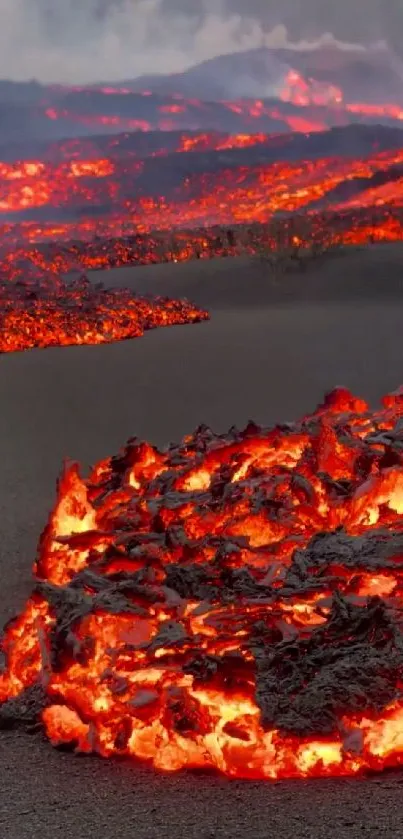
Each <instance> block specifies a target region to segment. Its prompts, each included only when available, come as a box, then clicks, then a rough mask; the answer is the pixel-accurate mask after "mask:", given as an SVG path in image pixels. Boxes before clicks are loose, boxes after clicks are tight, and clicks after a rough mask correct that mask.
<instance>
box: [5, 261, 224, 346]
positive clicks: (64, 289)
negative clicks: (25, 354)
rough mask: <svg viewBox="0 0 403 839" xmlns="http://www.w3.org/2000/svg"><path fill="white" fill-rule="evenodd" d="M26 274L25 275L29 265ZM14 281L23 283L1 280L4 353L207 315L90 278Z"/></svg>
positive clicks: (119, 336) (127, 333)
mask: <svg viewBox="0 0 403 839" xmlns="http://www.w3.org/2000/svg"><path fill="white" fill-rule="evenodd" d="M21 273H22V274H23V276H24V277H25V276H26V273H27V272H26V269H24V270H23V271H22V272H21ZM30 273H31V275H33V274H34V271H32V270H31V272H30ZM10 279H18V282H17V283H16V284H15V283H12V282H9V281H5V282H4V281H3V282H2V283H0V353H5V352H15V351H18V350H26V349H31V348H33V347H50V346H69V345H72V344H104V343H110V342H112V341H121V340H124V339H126V338H138V337H140V336H141V335H143V334H144V332H145V330H148V329H154V328H156V327H159V326H171V325H174V324H180V323H196V322H198V321H201V320H205V319H206V318H207V317H208V315H207V312H204V311H202V310H200V309H198V308H197V307H196V306H193V305H192V304H191V303H188V302H187V301H186V300H173V299H169V298H165V297H155V298H153V299H150V300H148V299H145V298H142V297H138V296H136V295H135V294H133V292H131V291H129V290H127V289H106V288H104V287H103V286H102V285H101V286H98V287H94V285H93V284H92V283H90V282H89V280H87V279H86V278H85V277H81V278H80V279H79V280H77V281H75V282H72V283H65V282H63V281H62V280H61V279H60V278H59V277H58V276H57V275H53V274H48V275H47V276H46V275H44V276H41V277H40V278H37V279H34V278H33V276H31V278H30V279H29V280H26V279H25V280H21V279H20V278H19V276H18V275H14V276H12V275H10Z"/></svg>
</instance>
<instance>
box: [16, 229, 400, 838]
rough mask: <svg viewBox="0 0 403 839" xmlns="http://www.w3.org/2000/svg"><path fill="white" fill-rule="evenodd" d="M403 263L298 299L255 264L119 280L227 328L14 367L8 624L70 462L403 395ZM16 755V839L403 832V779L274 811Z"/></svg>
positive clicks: (183, 780)
mask: <svg viewBox="0 0 403 839" xmlns="http://www.w3.org/2000/svg"><path fill="white" fill-rule="evenodd" d="M400 265H401V249H400V246H396V245H395V246H390V245H382V246H378V247H371V248H368V249H366V250H365V251H347V252H346V253H345V254H343V255H340V257H337V258H336V259H330V260H328V261H325V263H323V264H322V265H321V266H320V268H315V265H312V266H311V268H310V270H309V272H308V273H307V275H306V276H305V279H304V283H303V284H302V283H301V282H300V277H299V276H298V277H290V278H289V279H288V280H286V281H285V282H284V283H283V284H282V286H281V287H279V285H278V283H277V282H275V281H274V280H273V281H271V280H270V277H269V276H268V274H267V266H265V265H264V264H262V263H257V262H256V261H252V262H248V261H247V260H240V261H239V260H238V261H237V260H235V261H234V260H221V261H216V262H214V261H212V262H210V263H208V264H206V263H200V262H198V263H193V264H192V265H190V264H185V265H180V266H178V265H176V266H171V267H169V266H156V267H154V268H150V267H148V268H145V269H139V268H136V269H135V270H134V269H129V268H128V269H121V270H119V271H117V270H116V271H114V272H113V271H110V272H108V275H107V280H108V283H109V284H110V285H111V286H112V287H113V285H114V284H116V285H119V286H120V285H123V284H124V285H126V286H129V287H132V288H134V289H135V291H136V292H137V293H139V294H141V293H143V292H144V288H145V287H147V288H148V289H149V290H150V292H151V293H153V294H156V295H158V294H159V293H160V291H161V286H163V287H164V289H165V290H166V293H167V294H169V295H172V296H182V294H183V291H184V289H185V288H186V289H188V290H189V292H190V294H191V296H192V297H193V299H194V301H195V305H198V306H200V307H206V308H208V309H209V310H210V312H211V316H212V317H211V320H210V321H209V322H208V323H206V324H203V325H202V326H201V327H200V328H198V329H195V328H194V327H191V326H189V327H188V328H186V327H182V328H181V329H178V330H176V329H172V330H157V331H156V332H154V333H152V334H150V335H148V336H146V337H145V338H143V339H142V340H141V341H138V342H125V343H116V344H114V345H111V346H109V347H102V346H99V347H90V348H83V347H76V348H70V349H69V350H68V351H63V352H58V351H57V350H56V349H48V350H41V351H35V350H33V351H31V352H29V353H23V354H9V355H7V356H5V357H3V360H2V370H3V372H2V376H1V380H0V388H1V403H2V405H3V406H5V409H4V410H3V411H2V414H1V419H0V430H1V434H0V440H1V441H3V442H2V451H1V457H2V463H3V469H2V486H3V488H4V491H3V493H2V496H1V499H2V500H1V505H2V509H3V540H2V546H1V557H2V560H1V561H2V562H3V568H4V571H3V594H2V617H3V619H6V618H7V617H10V616H11V615H12V614H13V613H14V612H15V610H16V609H17V608H18V607H20V608H22V606H23V602H24V599H25V597H26V596H29V594H30V591H31V581H30V569H31V566H32V560H33V558H34V555H35V543H36V541H37V537H38V535H39V532H40V530H41V529H42V527H43V525H44V523H45V521H46V517H47V514H48V511H49V510H50V509H51V507H52V505H53V499H54V481H55V478H56V476H57V473H58V472H59V468H60V464H61V461H62V459H63V457H64V456H65V455H66V454H70V455H71V456H73V457H76V458H77V459H79V460H80V461H81V463H82V464H83V465H84V466H85V465H86V464H88V463H89V462H95V461H96V460H99V459H100V458H103V457H105V456H107V455H108V454H109V453H111V452H116V451H117V450H118V448H119V446H120V445H121V443H122V442H124V441H125V440H127V439H128V438H129V437H130V436H131V435H132V434H133V431H134V432H135V433H136V434H138V435H139V436H140V437H141V438H145V439H148V440H149V441H150V442H151V443H153V444H155V445H158V446H162V445H165V444H167V443H169V441H171V440H179V439H180V438H181V436H182V435H183V434H186V433H187V432H188V431H189V429H192V428H193V429H194V428H195V427H196V426H197V425H198V424H199V423H200V422H201V421H204V422H206V423H207V424H208V425H210V426H211V427H212V428H214V429H215V430H216V431H217V432H218V433H226V432H228V429H229V427H230V426H231V424H233V423H236V424H237V425H238V427H243V426H245V424H246V423H247V421H248V419H249V418H251V417H252V418H253V419H254V420H255V421H256V422H258V423H262V424H265V425H267V424H269V425H270V424H271V423H275V422H278V421H280V422H285V421H287V420H293V419H294V418H297V417H298V416H301V415H302V414H305V413H308V412H309V411H310V410H311V408H312V406H315V404H318V403H319V402H320V401H322V399H323V394H324V392H325V391H326V390H327V389H328V386H329V381H331V382H332V383H333V384H337V383H339V384H341V383H342V384H343V385H345V386H346V387H349V388H350V389H351V391H352V392H353V393H356V394H357V395H359V396H360V397H361V398H364V399H368V400H369V401H370V403H371V405H373V406H374V407H375V406H376V404H377V403H379V400H380V397H381V396H382V394H383V393H386V392H388V391H392V390H393V389H394V388H395V387H396V385H398V384H399V382H400V381H401V379H402V353H401V349H400V337H399V336H400V328H399V324H400V320H401V315H402V312H401V299H402V298H401V270H400ZM245 278H247V280H248V282H247V283H245ZM89 382H91V387H90V388H89V387H88V383H89ZM240 394H242V396H240ZM348 407H349V406H348V405H345V406H344V408H348ZM357 407H358V410H362V408H363V406H362V405H360V404H358V405H356V408H357ZM290 431H291V430H290ZM290 431H289V432H286V433H290ZM375 445H376V443H375ZM45 451H46V457H44V454H43V453H44V452H45ZM117 465H118V464H117ZM328 468H329V467H328ZM385 512H386V509H385ZM10 558H12V561H10ZM371 573H372V576H373V573H374V572H371ZM376 573H377V574H378V575H379V573H381V576H382V574H384V573H385V572H379V571H378V572H376ZM386 573H387V574H388V573H390V572H386ZM388 579H390V578H388ZM378 582H379V580H378ZM385 584H386V583H385ZM372 593H373V592H371V594H372ZM382 596H383V597H385V592H384V594H383V595H382ZM28 710H29V706H28ZM11 723H12V719H11V720H10V718H9V722H8V724H11ZM235 733H236V732H235V731H233V732H232V734H233V735H234V734H235ZM1 739H2V744H3V750H2V756H1V760H2V761H4V763H3V777H4V779H5V781H4V803H3V804H2V817H3V819H4V820H6V821H7V825H8V832H9V835H11V836H14V835H15V836H28V835H30V836H32V835H34V836H39V835H41V836H44V837H45V839H46V837H47V836H48V835H49V836H51V835H54V832H55V830H57V829H58V826H60V827H61V825H62V824H63V828H62V829H63V830H64V832H65V834H66V835H69V831H70V832H71V834H73V833H74V832H77V831H79V833H80V835H82V836H84V837H86V836H90V835H92V834H93V831H94V829H97V830H98V832H99V833H100V834H101V835H105V836H106V835H107V834H108V833H109V832H110V830H113V831H114V832H115V833H116V835H117V836H122V837H124V836H128V835H129V833H130V832H131V830H132V820H133V813H134V812H135V813H136V820H137V831H138V834H139V835H140V836H149V835H153V836H156V835H157V836H161V837H165V836H168V827H167V825H169V831H172V829H173V826H174V829H175V832H176V834H177V835H178V836H185V835H190V836H195V837H196V836H200V835H213V834H214V835H217V836H222V837H224V836H245V835H246V836H248V835H251V836H252V835H253V836H258V837H260V836H263V835H267V830H268V829H272V830H275V831H276V833H277V834H278V835H279V836H284V837H286V836H292V835H295V831H296V830H297V829H298V830H299V829H300V827H298V824H299V825H300V826H301V822H302V821H303V824H304V830H305V832H306V835H308V833H309V835H310V836H314V837H325V836H339V835H341V833H342V832H343V833H344V832H345V830H346V829H348V831H349V835H351V836H353V837H355V836H358V835H360V836H362V831H363V830H364V831H365V830H367V831H368V832H370V833H371V831H375V830H376V832H377V833H379V832H382V834H383V835H385V836H387V835H388V834H389V832H390V833H391V835H392V834H393V833H394V834H395V833H396V831H398V830H399V829H401V824H402V823H401V814H400V808H399V806H398V802H399V788H400V787H399V781H400V776H399V775H397V776H394V775H385V776H384V777H382V778H380V779H379V781H376V780H374V779H369V780H363V779H360V780H358V781H357V779H356V780H355V781H354V783H353V782H352V781H343V780H332V781H330V780H329V781H327V782H326V784H321V783H320V782H316V785H314V786H310V787H309V796H308V795H307V788H306V786H300V785H295V784H294V785H290V784H287V783H285V782H282V785H281V786H280V787H279V786H274V787H273V786H271V785H270V784H269V786H267V785H266V787H265V790H264V795H263V791H262V788H261V785H259V784H253V783H249V784H248V785H243V786H241V785H239V784H238V783H237V782H236V781H231V782H227V781H224V780H223V781H217V780H214V782H212V781H211V779H210V778H209V777H205V776H200V775H195V776H192V775H174V776H171V777H166V776H164V775H163V776H162V778H160V777H159V776H158V775H155V774H154V773H153V774H150V772H149V771H147V770H146V769H141V768H139V767H138V766H137V765H133V764H132V763H129V764H125V763H123V764H119V763H116V761H102V762H99V761H97V760H95V759H94V758H90V757H89V758H82V759H81V760H78V759H77V757H75V756H74V755H69V754H62V753H57V752H56V753H52V751H51V750H50V747H49V745H48V744H45V743H41V741H40V739H39V740H38V735H36V736H35V735H34V736H33V738H32V736H31V739H30V738H29V737H28V736H27V734H26V733H21V735H19V734H18V733H16V732H15V731H10V732H9V733H7V732H2V738H1ZM32 760H34V761H35V772H33V773H32ZM50 767H51V769H52V771H51V772H50V771H49V768H50ZM28 777H29V779H30V780H29V783H28V782H27V779H28ZM83 788H84V792H83ZM100 788H102V802H101V803H100V800H99V790H100ZM96 791H97V792H96ZM262 795H263V799H262ZM308 797H309V807H308V805H307V800H308ZM16 800H18V802H19V804H18V806H16V805H15V803H12V804H11V805H10V802H15V801H16ZM178 801H179V802H182V810H183V812H181V814H180V817H179V816H178V809H177V802H178ZM95 802H97V803H95ZM173 802H176V803H175V804H174V803H173ZM291 802H292V806H291ZM313 803H314V809H315V813H313ZM28 813H29V819H28ZM318 813H320V818H318ZM66 814H67V816H66ZM294 815H295V818H296V819H298V822H297V821H295V819H294V818H293V816H294ZM66 817H67V818H68V825H67V824H66ZM28 822H29V824H28ZM150 825H152V827H151V834H150ZM60 827H59V829H60Z"/></svg>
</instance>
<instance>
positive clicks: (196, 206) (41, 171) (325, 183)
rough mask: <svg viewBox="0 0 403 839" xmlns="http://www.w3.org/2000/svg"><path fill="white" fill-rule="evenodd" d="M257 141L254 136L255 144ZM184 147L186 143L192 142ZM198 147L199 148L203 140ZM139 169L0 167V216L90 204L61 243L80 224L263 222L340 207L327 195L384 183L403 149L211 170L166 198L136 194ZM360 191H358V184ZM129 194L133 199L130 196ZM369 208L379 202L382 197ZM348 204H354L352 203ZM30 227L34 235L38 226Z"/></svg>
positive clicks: (391, 193)
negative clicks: (318, 207)
mask: <svg viewBox="0 0 403 839" xmlns="http://www.w3.org/2000/svg"><path fill="white" fill-rule="evenodd" d="M259 139H260V138H259V136H258V138H257V142H259ZM249 141H250V138H249V137H248V136H246V137H241V138H240V137H238V138H235V140H234V142H235V143H237V144H238V147H239V146H242V145H248V144H250V145H251V144H252V143H250V142H249ZM190 142H192V143H193V138H192V140H191V141H190ZM195 142H196V140H195ZM199 142H200V144H201V145H202V142H203V140H202V139H199ZM226 147H227V146H226V145H225V143H224V144H223V145H217V149H220V148H226ZM193 148H194V146H193ZM170 165H171V164H170ZM172 165H173V166H174V165H175V164H174V163H173V164H172ZM143 166H144V161H141V160H137V159H135V160H131V159H127V158H123V160H119V159H118V158H115V159H114V158H112V157H111V158H104V159H94V160H82V161H80V160H77V159H74V160H72V161H69V162H65V163H60V164H50V163H48V164H45V163H43V162H41V161H23V162H21V163H15V164H6V163H0V214H1V212H3V213H9V212H10V211H14V212H15V211H23V210H27V209H34V208H40V207H41V208H44V207H48V208H50V209H53V208H58V209H63V210H64V211H70V212H71V211H78V210H79V211H80V215H81V216H82V215H83V213H85V210H86V208H88V209H87V214H88V216H89V217H90V216H91V215H92V214H93V208H94V207H97V208H100V211H99V212H98V213H97V219H96V221H95V220H94V219H93V220H92V221H90V220H88V221H87V220H83V221H80V222H78V223H77V222H76V223H74V222H73V223H72V222H68V223H67V224H66V225H64V224H63V223H61V224H57V225H53V226H54V227H55V231H56V232H55V234H53V235H52V236H51V238H63V228H64V227H65V228H66V230H68V234H67V238H76V237H77V238H81V236H80V234H79V229H80V227H81V228H85V226H86V225H88V230H90V231H93V232H97V230H96V225H98V226H99V228H100V229H101V228H102V225H104V229H103V231H102V233H103V235H108V234H109V235H115V233H116V225H117V224H118V225H120V230H122V227H123V226H124V225H126V224H127V225H129V226H130V230H131V231H133V232H137V233H145V232H148V231H151V230H161V229H175V228H180V227H182V228H184V227H189V228H192V227H199V226H203V225H213V224H216V225H233V224H245V223H246V224H251V223H253V222H263V223H265V222H267V221H269V220H270V219H271V218H272V217H273V216H275V215H276V214H278V213H284V212H287V213H289V212H296V211H300V210H303V209H311V208H313V207H314V206H315V203H316V202H318V201H322V202H325V203H326V205H327V206H329V207H332V206H335V207H337V208H339V207H340V206H343V203H340V201H339V200H337V198H335V199H332V191H333V190H335V189H336V188H337V187H339V186H340V185H342V184H346V183H354V181H357V180H358V179H360V181H361V182H362V181H365V180H369V179H371V178H373V177H374V176H375V175H381V176H384V177H385V178H387V173H388V171H389V170H392V169H396V168H398V167H402V166H403V150H402V149H397V150H390V151H382V152H378V153H374V154H373V155H371V156H369V157H367V158H362V159H361V158H343V157H331V158H330V157H326V158H318V159H316V160H301V161H297V162H288V163H287V162H278V163H271V164H267V165H261V166H237V167H233V168H225V166H223V168H221V169H219V170H218V171H216V172H211V173H210V172H205V173H202V174H190V175H189V176H187V177H185V178H182V179H181V181H180V182H178V186H176V187H173V188H172V189H171V192H170V195H169V197H167V196H165V195H158V194H154V195H144V194H142V192H139V191H138V189H139V188H138V180H139V177H140V176H141V173H142V172H143ZM360 189H362V190H365V186H363V185H362V183H361V186H360ZM136 191H137V198H134V197H133V196H135V195H136ZM353 200H354V199H353ZM364 203H365V204H366V203H367V202H364ZM374 203H378V204H379V203H382V199H381V198H379V200H378V201H377V202H375V201H374ZM383 203H388V204H389V205H390V204H395V205H401V204H402V203H403V192H402V179H401V178H400V179H395V180H394V182H393V183H390V184H389V187H388V189H387V198H385V200H384V202H383ZM346 206H349V202H347V204H346ZM352 206H359V198H357V200H356V203H354V204H353V205H352ZM116 216H118V222H117V221H116ZM109 217H111V218H109ZM105 228H106V229H105ZM11 229H12V228H11ZM21 229H22V228H21ZM31 229H32V228H31ZM35 229H36V230H38V225H36V226H35ZM39 230H41V231H43V233H42V232H41V233H40V235H38V234H36V239H35V238H34V239H33V238H31V241H35V240H38V239H40V238H48V234H45V233H44V231H45V226H44V225H41V226H39ZM3 232H5V228H4V231H3ZM5 239H7V236H4V235H3V242H4V241H5Z"/></svg>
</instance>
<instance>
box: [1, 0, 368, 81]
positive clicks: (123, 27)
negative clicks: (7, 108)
mask: <svg viewBox="0 0 403 839" xmlns="http://www.w3.org/2000/svg"><path fill="white" fill-rule="evenodd" d="M99 3H100V0H87V2H84V0H77V2H74V0H70V2H68V0H64V2H63V0H62V2H60V3H59V2H57V0H0V20H1V28H0V77H1V78H11V79H15V80H19V81H22V80H27V79H32V78H35V79H37V80H38V81H42V82H65V83H70V84H79V83H90V82H95V81H99V80H101V79H102V80H110V81H116V80H119V79H125V78H127V79H129V78H134V77H136V76H138V75H142V74H148V73H153V74H154V73H172V72H180V71H182V70H184V69H186V68H187V67H189V66H191V65H192V64H197V63H198V62H200V61H203V60H205V59H209V58H213V57H214V56H216V55H218V54H224V53H231V52H236V51H240V50H247V49H252V48H255V47H260V46H269V47H287V48H288V49H293V50H307V49H312V48H315V47H320V46H323V45H334V46H337V47H338V48H339V49H343V50H346V51H357V50H359V51H365V47H363V46H357V45H356V44H350V43H344V42H341V41H337V40H336V39H335V38H334V37H333V36H332V35H331V34H325V35H323V36H322V37H321V38H320V39H319V40H317V41H313V42H309V41H299V42H297V43H292V42H290V41H289V40H288V36H287V30H286V29H285V27H284V26H276V27H275V28H274V29H272V30H271V31H270V32H265V31H264V29H263V28H262V25H261V23H260V22H259V21H258V20H257V19H254V18H253V17H248V16H244V15H240V14H228V13H227V12H226V10H225V7H224V4H223V3H222V2H220V0H214V4H213V3H211V2H209V0H204V4H202V5H203V10H204V14H203V15H202V16H200V15H199V16H197V17H196V16H192V15H189V14H184V13H180V12H176V13H172V12H171V13H170V14H169V15H168V14H167V13H165V12H164V9H163V4H162V0H120V2H118V3H116V2H115V4H114V5H113V6H112V8H109V9H108V11H107V12H106V13H105V14H103V15H101V14H99ZM379 47H380V48H382V45H378V48H379Z"/></svg>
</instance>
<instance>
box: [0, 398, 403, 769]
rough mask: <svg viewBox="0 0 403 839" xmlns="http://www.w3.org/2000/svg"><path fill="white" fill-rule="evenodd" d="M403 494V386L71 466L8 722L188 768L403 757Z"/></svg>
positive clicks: (63, 741) (380, 764) (6, 683)
mask: <svg viewBox="0 0 403 839" xmlns="http://www.w3.org/2000/svg"><path fill="white" fill-rule="evenodd" d="M402 512H403V389H402V390H399V391H396V392H395V393H394V394H389V395H388V396H387V397H384V399H383V405H382V407H381V408H380V409H379V410H377V411H375V412H371V411H370V410H369V408H368V406H367V405H366V403H365V402H364V401H363V400H361V399H357V398H355V397H354V396H352V395H351V394H350V393H349V392H348V391H346V390H344V389H342V388H338V389H336V390H335V391H332V392H331V393H330V394H328V395H327V397H326V398H325V401H324V403H323V404H322V405H320V406H319V407H318V408H317V409H316V411H315V412H314V413H313V414H311V415H308V416H307V417H305V418H303V419H302V420H301V421H300V422H298V423H295V424H286V425H279V426H276V427H274V428H273V429H262V428H260V427H258V426H256V425H254V424H253V423H250V424H249V425H248V426H247V428H246V429H245V430H244V431H242V432H241V431H238V430H237V429H235V428H232V429H231V430H230V431H229V432H228V433H227V434H225V435H221V436H220V435H216V434H214V433H213V432H212V431H211V430H210V429H208V428H207V427H205V426H201V427H199V428H198V429H197V430H196V432H195V433H194V434H193V435H191V436H189V437H186V438H184V440H183V441H182V442H181V443H180V444H178V445H171V446H169V447H168V448H167V449H165V450H163V451H159V450H158V449H156V448H154V447H153V446H151V445H149V444H147V443H141V442H139V441H138V440H137V439H133V440H130V441H129V443H128V444H127V447H126V448H125V449H124V450H123V451H122V452H121V453H120V454H119V455H117V456H116V457H112V458H109V459H107V460H104V461H102V462H101V463H98V464H97V465H96V466H95V467H94V468H93V470H92V472H91V474H90V476H89V477H88V479H86V480H84V479H83V478H82V477H80V474H79V470H78V467H77V465H75V464H69V465H67V466H66V467H65V470H64V472H63V474H62V476H61V479H60V482H59V486H58V497H57V501H56V504H55V507H54V510H53V512H52V513H51V515H50V518H49V522H48V524H47V527H46V529H45V530H44V533H43V535H42V537H41V540H40V544H39V550H38V557H37V561H36V564H35V568H34V571H35V586H34V591H33V593H32V596H31V598H30V599H29V601H28V603H27V604H26V607H25V608H24V610H23V612H22V614H20V616H19V617H17V618H16V619H14V620H13V621H11V622H10V623H9V624H8V625H7V627H6V629H5V632H4V637H3V654H4V656H5V667H4V670H3V672H2V674H1V675H0V699H1V701H2V705H1V708H0V725H1V726H3V727H6V726H8V727H10V726H14V725H20V726H22V727H23V728H28V729H29V728H31V727H32V726H34V727H35V723H36V725H37V721H38V719H39V720H40V723H41V725H43V727H44V729H45V732H46V734H47V736H48V737H49V739H50V740H51V742H52V743H53V744H55V745H56V744H57V745H63V746H69V747H74V748H76V749H77V750H80V751H84V752H91V751H94V752H97V753H99V754H100V755H102V756H105V757H107V756H110V755H121V756H129V755H130V756H133V757H138V758H141V759H144V760H149V761H152V762H153V763H154V765H155V766H156V767H158V768H160V769H163V770H171V771H173V770H178V769H180V768H182V767H196V766H197V767H214V768H216V769H218V770H220V771H222V772H224V773H226V774H228V775H231V776H238V777H256V778H271V779H273V778H279V777H308V776H328V775H343V774H356V773H359V772H362V771H364V770H368V769H371V770H380V769H383V768H385V767H389V766H396V765H400V764H401V762H402V755H403V696H402V666H403V634H402V605H403V564H402V557H403V525H402V521H403V520H402V515H401V514H402Z"/></svg>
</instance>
